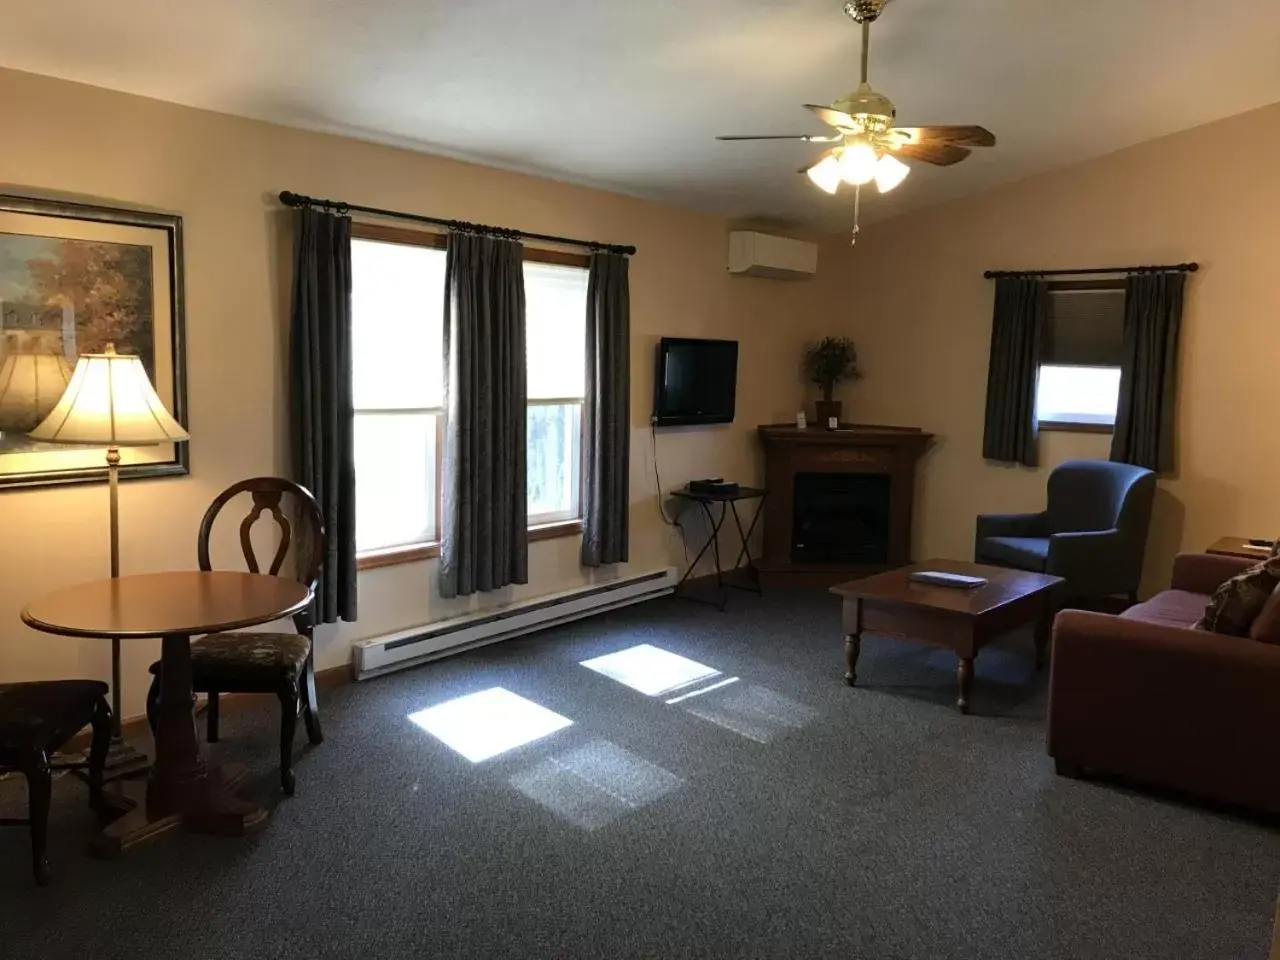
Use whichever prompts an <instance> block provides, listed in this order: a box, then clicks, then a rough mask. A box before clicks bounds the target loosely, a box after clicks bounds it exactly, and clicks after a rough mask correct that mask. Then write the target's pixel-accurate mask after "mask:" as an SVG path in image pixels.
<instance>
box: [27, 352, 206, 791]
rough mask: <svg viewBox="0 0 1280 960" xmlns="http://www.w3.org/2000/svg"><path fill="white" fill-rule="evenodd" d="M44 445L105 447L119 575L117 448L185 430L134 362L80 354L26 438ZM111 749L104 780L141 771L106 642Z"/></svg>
mask: <svg viewBox="0 0 1280 960" xmlns="http://www.w3.org/2000/svg"><path fill="white" fill-rule="evenodd" d="M29 436H30V437H31V439H32V440H41V441H43V442H45V443H78V444H91V445H93V446H98V447H102V446H105V447H106V448H107V481H108V488H109V491H110V499H111V576H112V577H118V576H120V512H119V491H120V448H121V447H146V446H153V445H155V444H159V443H178V442H181V441H183V440H187V439H188V438H189V437H188V434H187V431H186V430H184V429H183V428H182V425H181V424H180V423H178V421H177V420H175V419H173V417H171V416H170V415H169V411H168V410H166V409H165V408H164V404H163V403H161V402H160V398H159V397H158V396H156V391H155V389H154V388H153V387H152V386H151V380H150V379H149V378H148V377H147V371H146V369H145V368H144V367H143V366H142V360H141V358H139V357H135V356H128V355H125V354H118V353H116V350H115V346H114V345H112V344H107V349H106V351H105V352H104V353H86V354H83V355H82V356H81V357H80V359H79V360H78V361H77V362H76V368H75V370H74V371H73V372H72V374H71V382H70V383H68V384H67V389H66V390H65V391H64V392H63V394H62V397H61V398H60V399H59V400H58V402H57V404H56V405H55V406H54V408H53V410H52V411H51V412H50V413H49V415H48V416H47V417H45V419H44V420H43V421H42V422H41V423H40V424H39V425H38V426H37V427H36V428H35V429H34V430H32V431H31V433H30V434H29ZM111 710H112V720H111V723H112V726H111V750H110V752H109V753H108V754H107V770H108V776H111V777H114V778H118V777H121V776H126V775H128V774H129V773H134V772H136V771H138V770H139V769H145V767H146V765H147V758H146V755H145V754H143V753H141V752H140V751H139V750H137V749H135V748H134V747H132V746H131V745H130V744H128V743H125V740H124V732H123V727H122V719H121V709H120V641H119V640H112V641H111Z"/></svg>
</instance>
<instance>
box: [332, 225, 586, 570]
mask: <svg viewBox="0 0 1280 960" xmlns="http://www.w3.org/2000/svg"><path fill="white" fill-rule="evenodd" d="M356 232H357V236H356V237H355V238H353V239H352V243H351V261H352V366H353V370H352V375H353V390H354V406H355V454H356V456H355V459H356V547H357V550H358V551H359V552H360V553H361V554H362V555H363V556H364V557H365V559H366V560H368V561H369V562H377V561H378V560H382V559H388V560H395V559H400V558H404V559H408V558H413V557H421V556H430V555H432V553H434V548H435V545H436V543H437V541H438V540H439V535H440V493H441V487H442V481H443V477H442V464H441V460H442V456H443V443H444V369H443V353H444V349H443V344H444V315H443V314H444V280H445V276H444V275H445V251H444V248H443V245H442V243H441V240H442V238H436V237H434V236H432V235H430V234H416V233H412V232H409V231H396V230H389V229H385V228H377V229H373V228H367V227H361V228H357V231H356ZM543 256H545V257H546V258H547V259H548V260H554V261H555V262H541V257H543ZM526 257H527V259H526V261H525V264H524V282H525V300H526V303H527V317H528V326H527V332H526V345H527V350H526V352H527V363H528V395H529V406H528V449H527V459H528V491H527V495H528V513H529V525H530V527H531V528H544V529H548V530H549V531H550V532H560V531H561V530H562V529H563V530H572V529H573V528H572V527H563V526H562V525H564V524H566V523H570V522H572V521H575V520H577V519H578V518H579V517H580V516H581V489H580V487H581V484H580V479H579V477H580V473H581V457H582V404H583V400H584V398H585V395H586V394H585V389H586V388H585V381H586V373H585V367H586V343H585V324H586V295H587V271H586V269H585V267H584V266H582V265H578V264H577V263H570V262H564V261H571V260H575V259H576V258H569V257H563V256H561V255H557V254H545V255H544V254H539V253H538V252H535V251H530V252H528V253H527V255H526ZM534 258H539V259H534Z"/></svg>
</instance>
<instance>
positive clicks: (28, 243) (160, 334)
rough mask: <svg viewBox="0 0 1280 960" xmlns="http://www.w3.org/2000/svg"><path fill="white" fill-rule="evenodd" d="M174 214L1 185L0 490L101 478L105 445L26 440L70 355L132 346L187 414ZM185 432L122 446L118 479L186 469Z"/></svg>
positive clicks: (65, 372)
mask: <svg viewBox="0 0 1280 960" xmlns="http://www.w3.org/2000/svg"><path fill="white" fill-rule="evenodd" d="M184 300H185V291H184V286H183V260H182V218H181V217H180V216H177V215H175V214H165V213H153V212H150V211H144V210H129V209H122V208H116V207H105V206H95V205H90V204H84V203H74V202H69V201H59V200H44V199H36V198H32V197H19V196H10V195H4V194H0V492H3V491H6V490H14V489H23V488H30V487H43V486H54V485H61V484H70V483H92V482H97V481H102V480H106V478H107V465H106V448H105V447H100V446H96V445H87V444H86V445H56V444H48V443H40V442H38V441H34V440H31V439H30V438H28V437H27V436H26V433H27V432H28V431H30V430H31V429H34V427H35V424H36V423H38V422H39V421H40V420H41V419H43V417H44V416H45V415H47V414H48V412H49V411H50V410H51V409H52V407H53V405H54V404H55V403H56V402H57V400H58V398H59V397H60V396H61V394H62V388H63V387H65V385H66V382H67V380H69V379H70V375H71V370H72V369H73V368H74V367H75V363H76V359H77V357H78V356H79V355H80V354H84V353H101V352H103V351H104V350H105V349H106V347H107V345H108V344H112V345H113V346H114V347H115V349H116V350H117V351H118V352H120V353H134V354H137V355H139V356H140V357H142V361H143V366H144V367H145V368H146V370H147V374H148V376H149V377H150V379H151V383H152V386H153V387H155V390H156V393H157V394H158V395H159V397H160V399H161V401H162V402H163V403H164V405H165V407H166V408H167V409H168V410H169V412H170V413H171V414H173V417H174V419H176V420H177V421H178V422H179V423H181V424H182V425H183V426H186V423H187V375H186V312H185V303H184ZM189 448H190V444H189V443H166V444H160V445H157V446H150V447H122V448H121V450H120V455H121V463H120V479H121V480H130V479H139V478H144V477H167V476H186V475H188V474H189V473H190V472H191V463H190V451H189Z"/></svg>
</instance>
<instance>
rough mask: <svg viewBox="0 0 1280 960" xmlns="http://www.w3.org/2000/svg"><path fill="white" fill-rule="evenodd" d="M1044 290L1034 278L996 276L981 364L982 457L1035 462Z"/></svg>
mask: <svg viewBox="0 0 1280 960" xmlns="http://www.w3.org/2000/svg"><path fill="white" fill-rule="evenodd" d="M1048 302H1049V296H1048V288H1047V287H1046V286H1045V283H1044V281H1043V280H1038V279H1036V278H1034V277H1000V278H999V279H997V280H996V304H995V312H994V313H993V315H992V317H991V359H990V363H989V365H988V368H987V416H986V426H985V429H984V430H983V435H982V456H983V457H984V458H986V459H987V460H998V461H1001V462H1003V463H1021V464H1024V465H1026V466H1028V467H1034V466H1035V465H1036V463H1037V462H1038V460H1039V450H1038V446H1039V445H1038V444H1037V442H1036V440H1037V429H1036V379H1037V377H1038V375H1039V371H1040V353H1041V339H1042V338H1043V336H1044V325H1045V315H1046V314H1047V312H1048Z"/></svg>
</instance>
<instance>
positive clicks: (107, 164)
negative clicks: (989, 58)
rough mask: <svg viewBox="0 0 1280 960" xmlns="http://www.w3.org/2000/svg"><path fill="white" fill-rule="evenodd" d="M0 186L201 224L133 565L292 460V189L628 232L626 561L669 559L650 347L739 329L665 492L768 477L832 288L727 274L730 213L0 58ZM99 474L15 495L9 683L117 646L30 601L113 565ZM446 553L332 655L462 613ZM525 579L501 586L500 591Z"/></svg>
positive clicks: (377, 602)
mask: <svg viewBox="0 0 1280 960" xmlns="http://www.w3.org/2000/svg"><path fill="white" fill-rule="evenodd" d="M0 130H3V131H4V150H3V157H4V159H3V161H2V162H0V177H3V178H4V181H5V182H4V183H3V184H0V188H3V190H4V191H5V192H9V193H17V194H24V195H45V196H53V197H58V198H64V199H80V200H85V201H88V202H96V203H106V204H111V205H115V206H126V207H137V208H145V209H153V210H159V211H165V212H172V213H177V214H180V215H181V216H182V217H183V218H184V228H185V236H186V281H187V318H188V319H187V336H188V378H189V410H190V417H189V421H190V422H189V427H190V431H191V434H192V437H193V439H192V450H191V453H192V463H193V472H192V475H191V476H190V477H189V478H183V479H175V480H163V481H150V482H138V483H129V484H126V485H124V486H123V488H122V490H121V510H122V525H123V543H122V555H123V557H122V562H123V567H124V569H125V571H126V572H142V571H153V570H165V569H181V568H189V567H191V566H193V565H194V561H195V533H196V526H197V524H198V522H199V519H200V516H201V513H202V512H203V510H204V507H205V506H206V505H207V504H208V502H209V500H210V499H211V498H212V497H213V496H214V495H215V494H216V493H217V492H218V491H219V490H220V489H222V488H223V487H224V486H226V485H227V484H229V483H231V482H233V481H234V480H237V479H240V478H242V477H245V476H249V475H252V474H256V473H264V472H280V471H284V470H286V469H287V462H288V454H287V444H286V442H285V437H286V432H285V431H286V421H285V377H284V371H285V362H286V354H285V345H286V342H287V340H286V328H285V311H286V308H287V298H288V279H287V278H288V270H287V268H286V267H287V261H286V257H287V250H288V243H289V237H288V230H287V222H288V221H287V219H286V217H285V215H284V214H283V212H282V211H281V210H280V209H279V207H278V205H277V204H276V203H275V202H274V201H273V199H272V198H273V196H274V194H275V193H276V192H278V191H279V190H281V189H291V190H295V191H298V192H300V193H306V194H311V195H314V196H323V197H334V198H339V199H344V200H350V201H352V202H358V203H363V204H366V205H372V206H377V207H383V208H391V209H402V210H412V211H420V212H423V213H429V214H433V215H437V216H443V217H452V218H458V219H467V220H472V221H480V222H488V223H495V224H502V225H509V226H514V227H520V228H524V229H527V230H531V231H537V232H544V233H553V234H560V235H568V236H578V237H584V238H589V239H599V240H607V241H613V242H619V243H633V244H636V245H637V246H638V247H639V254H638V255H637V256H636V257H635V259H634V261H633V264H632V274H631V276H632V286H631V289H632V322H633V331H632V338H633V346H634V353H633V381H634V390H633V408H632V421H633V448H632V465H633V466H632V529H633V535H632V564H631V566H632V567H634V568H637V569H652V568H655V567H659V566H664V565H666V564H670V563H675V562H677V560H678V559H679V557H680V555H681V552H680V547H679V542H678V541H677V540H676V539H675V538H674V537H673V536H672V535H671V533H670V532H669V530H668V529H667V528H665V527H663V526H662V524H661V523H660V522H659V520H658V518H657V511H656V495H655V491H654V485H653V475H652V466H651V458H650V453H649V438H648V429H647V421H648V416H649V412H650V406H651V389H652V388H651V383H652V368H653V344H654V343H655V341H656V339H657V337H658V336H659V335H662V334H671V335H685V336H718V337H727V338H734V339H738V340H740V341H741V359H740V369H739V406H738V415H737V420H736V421H735V422H734V424H733V425H731V426H726V427H713V428H703V429H697V430H682V431H670V432H664V433H663V434H662V435H661V436H660V438H659V445H660V454H661V462H662V468H663V478H662V479H663V482H664V485H665V486H666V487H667V488H668V489H669V488H671V487H674V486H676V485H678V484H679V483H681V482H683V481H685V480H687V479H689V478H691V477H696V476H706V475H708V474H719V475H723V476H726V477H736V478H741V479H743V480H750V479H753V478H757V477H758V476H759V464H758V452H757V449H756V444H755V441H754V436H753V432H754V428H755V426H756V424H758V423H761V422H767V421H771V420H778V419H786V418H789V417H790V416H792V415H793V413H794V411H795V409H796V408H797V405H798V403H799V400H800V396H801V392H802V390H803V387H802V385H801V384H800V383H799V380H798V374H797V363H798V351H799V349H800V344H801V342H802V341H803V340H804V339H805V337H806V335H807V332H808V329H809V327H810V326H812V324H813V322H814V320H815V318H818V317H819V316H820V315H819V313H818V311H817V309H816V305H817V304H819V303H820V302H826V301H827V300H829V299H830V298H829V297H827V296H825V295H824V291H823V289H822V288H823V286H824V283H823V282H821V281H811V282H808V283H779V282H776V281H775V282H770V281H761V280H748V279H742V278H730V277H729V276H728V275H727V274H726V272H725V253H726V245H727V244H726V230H727V224H726V223H725V222H724V221H722V220H720V219H717V218H715V217H711V216H705V215H700V214H695V213H688V212H683V211H679V210H675V209H672V208H670V207H665V206H661V205H657V204H651V203H644V202H641V201H637V200H634V199H630V198H627V197H622V196H617V195H613V194H608V193H603V192H599V191H593V190H588V189H583V188H579V187H574V186H570V185H566V184H563V183H557V182H552V181H548V180H541V179H537V178H532V177H527V176H522V175H517V174H511V173H505V172H500V171H496V170H491V169H487V168H483V167H479V166H473V165H468V164H464V163H459V162H455V161H451V160H445V159H440V158H436V157H430V156H425V155H422V154H416V153H412V152H407V151H403V150H396V149H391V148H386V147H380V146H374V145H370V144H366V143H360V142H356V141H353V140H346V139H341V138H337V137H331V136H323V135H318V134H310V133H305V132H300V131H296V130H289V129H285V128H282V127H276V126H272V125H268V124H263V123H258V122H253V121H248V120H241V119H237V118H233V117H227V116H222V115H218V114H213V113H208V112H203V111H197V110H191V109H187V108H183V107H177V106H173V105H169V104H164V103H159V102H156V101H152V100H146V99H142V98H138V97H131V96H126V95H122V94H116V93H111V92H107V91H103V90H99V89H95V88H90V87H85V86H80V85H75V84H70V83H65V82H62V81H56V80H51V79H46V78H40V77H35V76H31V75H27V74H19V73H13V72H8V71H0ZM106 525H107V517H106V489H105V488H104V487H103V486H101V485H92V486H82V487H75V488H66V489H45V490H31V491H23V492H8V493H0V531H2V535H3V541H2V545H0V624H3V629H2V630H0V680H21V679H35V678H45V677H60V676H71V675H85V676H106V675H108V673H109V663H108V655H107V647H108V645H107V644H106V643H105V642H103V643H98V642H93V641H74V640H67V639H60V638H54V637H48V636H44V635H41V634H37V633H35V632H32V631H29V630H27V629H26V628H25V627H23V626H22V625H21V623H20V622H19V620H18V613H19V611H20V609H21V607H22V605H23V604H24V602H26V601H27V600H29V599H31V598H34V597H35V596H38V595H40V594H42V593H44V592H46V591H49V590H52V589H55V588H58V587H60V586H64V585H69V584H72V583H75V582H78V581H82V580H86V579H92V578H96V577H100V576H102V575H103V574H104V573H105V570H106V563H107V553H106V536H107V531H106ZM577 548H578V541H577V539H576V538H575V539H572V540H560V541H553V542H549V543H542V544H535V545H534V546H533V547H532V548H531V550H532V555H531V558H530V560H531V562H530V569H531V578H532V580H533V582H532V583H531V584H530V585H529V587H528V588H526V589H524V590H522V591H521V593H526V594H536V593H547V592H552V591H555V590H558V589H564V588H565V587H567V586H572V585H574V584H577V583H582V582H583V580H584V577H583V573H582V571H580V569H579V567H578V564H577ZM433 574H434V569H433V564H431V563H418V564H413V565H408V566H403V567H397V568H390V569H384V570H378V571H370V572H368V573H366V574H362V575H361V597H360V607H361V617H360V621H359V623H357V624H350V625H345V626H343V627H342V628H341V629H335V628H327V629H325V630H322V631H321V634H320V636H319V637H318V647H319V665H320V666H321V667H329V666H334V665H338V664H342V663H345V662H346V661H347V660H348V658H349V651H350V643H351V641H352V640H353V639H358V638H362V637H368V636H373V635H377V634H381V633H385V632H389V631H393V630H397V629H402V628H407V627H411V626H415V625H418V624H422V623H425V622H427V621H429V620H431V619H436V618H439V617H442V616H446V615H449V614H450V613H454V612H457V611H459V610H461V609H466V606H467V605H466V604H465V603H453V604H445V603H444V602H442V601H441V600H439V598H438V597H437V596H436V595H435V590H434V575H433ZM512 596H515V594H510V593H500V594H498V595H496V596H494V597H490V598H487V600H488V602H501V601H503V600H507V599H510V598H511V597H512ZM125 646H126V649H125V666H126V680H125V700H126V704H125V713H126V714H127V715H135V714H137V713H139V712H140V711H141V704H142V698H143V695H144V693H145V685H146V680H147V677H146V667H147V665H148V664H149V663H150V661H151V659H152V658H153V657H154V656H155V655H156V652H157V647H156V644H154V643H153V642H149V641H146V642H143V641H139V642H135V643H128V644H126V645H125Z"/></svg>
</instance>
